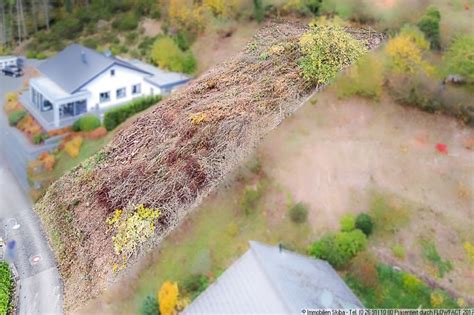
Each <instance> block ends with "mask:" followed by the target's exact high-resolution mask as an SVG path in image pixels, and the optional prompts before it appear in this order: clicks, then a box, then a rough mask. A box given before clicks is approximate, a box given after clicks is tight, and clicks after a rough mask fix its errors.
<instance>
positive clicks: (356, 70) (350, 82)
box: [336, 54, 384, 100]
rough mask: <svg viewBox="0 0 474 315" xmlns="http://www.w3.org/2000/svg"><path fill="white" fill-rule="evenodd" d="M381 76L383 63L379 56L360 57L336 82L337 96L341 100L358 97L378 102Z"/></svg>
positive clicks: (380, 91)
mask: <svg viewBox="0 0 474 315" xmlns="http://www.w3.org/2000/svg"><path fill="white" fill-rule="evenodd" d="M383 74H384V73H383V62H382V61H381V60H380V59H379V56H377V55H374V54H368V55H366V56H362V57H361V58H360V59H359V60H358V61H357V63H356V64H355V65H354V66H353V67H351V68H350V69H349V70H348V72H347V73H344V74H342V75H341V76H340V77H339V79H338V80H337V82H336V87H337V94H338V96H339V97H343V98H344V97H350V96H353V95H359V96H362V97H367V98H371V99H374V100H378V99H379V98H380V95H381V94H382V86H383V82H384V77H383Z"/></svg>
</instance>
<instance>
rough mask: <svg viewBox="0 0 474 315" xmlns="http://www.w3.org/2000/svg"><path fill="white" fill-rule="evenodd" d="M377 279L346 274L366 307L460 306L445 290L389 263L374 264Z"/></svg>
mask: <svg viewBox="0 0 474 315" xmlns="http://www.w3.org/2000/svg"><path fill="white" fill-rule="evenodd" d="M376 269H377V282H376V283H364V282H363V281H362V279H361V278H360V277H359V275H357V274H349V275H348V276H347V277H346V279H345V280H346V283H347V284H348V285H349V287H350V288H351V289H352V291H353V292H354V293H355V294H356V295H357V296H358V297H359V298H360V299H361V301H362V303H363V304H364V305H365V307H368V308H413V309H415V308H418V307H420V305H421V306H422V307H423V308H426V309H429V308H451V309H452V308H459V307H462V304H463V301H459V302H456V301H454V300H453V299H452V298H450V297H449V295H448V294H447V293H446V292H443V291H440V290H433V289H432V288H430V287H429V286H427V285H426V284H425V283H423V281H421V280H420V279H419V278H417V277H416V276H415V275H413V274H410V273H407V272H403V271H402V272H400V271H397V270H395V269H393V268H392V267H391V266H388V265H384V264H377V267H376Z"/></svg>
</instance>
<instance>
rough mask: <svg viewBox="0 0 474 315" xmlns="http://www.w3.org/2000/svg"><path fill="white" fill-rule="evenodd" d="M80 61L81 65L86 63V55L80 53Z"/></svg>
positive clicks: (82, 52)
mask: <svg viewBox="0 0 474 315" xmlns="http://www.w3.org/2000/svg"><path fill="white" fill-rule="evenodd" d="M81 60H82V62H83V63H87V59H86V53H85V52H84V51H81Z"/></svg>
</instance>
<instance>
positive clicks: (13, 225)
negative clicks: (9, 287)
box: [0, 76, 63, 315]
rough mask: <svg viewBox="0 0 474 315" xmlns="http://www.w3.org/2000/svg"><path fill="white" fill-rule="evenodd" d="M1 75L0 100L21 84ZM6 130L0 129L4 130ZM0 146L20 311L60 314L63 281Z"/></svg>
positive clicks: (3, 213) (1, 229) (2, 217)
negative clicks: (18, 284) (17, 280)
mask: <svg viewBox="0 0 474 315" xmlns="http://www.w3.org/2000/svg"><path fill="white" fill-rule="evenodd" d="M21 84H22V80H21V79H12V78H6V77H3V76H0V100H1V101H2V103H3V99H4V95H5V93H6V92H8V91H12V90H17V89H19V88H20V87H21ZM4 131H5V130H0V132H4ZM2 150H3V146H0V221H1V225H0V233H1V235H3V236H4V239H5V240H6V241H7V242H8V241H11V240H14V241H15V249H14V250H13V252H11V253H12V254H13V257H12V260H13V263H14V265H15V267H16V269H17V270H18V274H19V278H20V292H19V314H25V315H26V314H27V315H30V314H31V315H33V314H48V315H49V314H62V305H63V300H62V284H61V279H60V276H59V273H58V270H57V268H56V262H55V260H54V257H53V254H52V252H51V250H50V248H49V246H48V243H47V241H46V239H45V237H44V235H43V233H42V229H41V224H40V222H39V220H38V218H37V216H36V214H35V213H34V211H33V209H32V203H31V201H30V199H29V198H28V196H27V194H26V193H25V191H23V190H22V189H21V187H20V185H19V183H18V181H17V180H16V178H15V177H14V176H13V175H12V172H11V171H10V169H9V168H8V165H7V162H6V159H5V157H4V152H3V151H2Z"/></svg>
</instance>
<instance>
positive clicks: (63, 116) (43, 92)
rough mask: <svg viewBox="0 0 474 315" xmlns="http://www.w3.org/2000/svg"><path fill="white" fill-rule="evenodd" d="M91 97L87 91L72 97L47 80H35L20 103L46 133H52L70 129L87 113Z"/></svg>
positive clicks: (31, 82) (22, 96)
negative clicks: (88, 100) (57, 130)
mask: <svg viewBox="0 0 474 315" xmlns="http://www.w3.org/2000/svg"><path fill="white" fill-rule="evenodd" d="M89 95H90V94H89V92H87V91H83V92H79V93H74V94H73V95H70V94H68V93H66V92H65V91H64V90H62V89H61V88H60V87H59V86H57V85H56V84H54V83H53V82H52V81H50V80H49V79H47V78H35V79H32V80H31V81H30V89H29V90H28V91H27V92H24V93H23V94H22V95H21V96H20V103H21V104H22V105H23V106H24V107H25V109H26V110H28V111H29V112H30V114H31V115H32V116H33V117H34V118H35V119H36V120H37V121H38V123H39V124H40V125H41V126H42V127H43V128H44V129H45V130H46V131H51V130H54V129H61V128H65V127H69V126H71V125H72V124H73V123H74V121H76V120H77V119H78V118H79V117H81V116H82V115H84V114H85V113H87V112H88V110H87V99H88V97H89ZM97 114H100V113H97Z"/></svg>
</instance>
